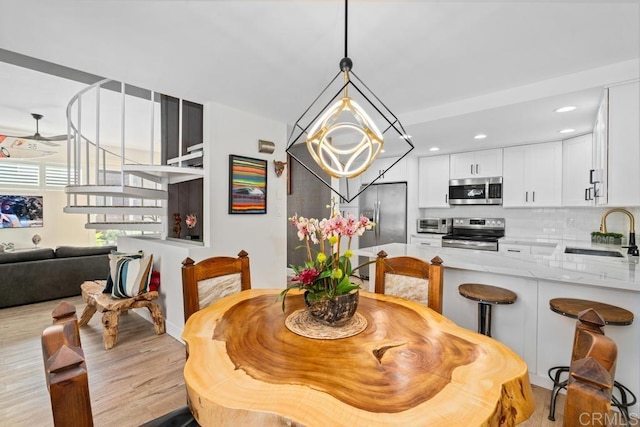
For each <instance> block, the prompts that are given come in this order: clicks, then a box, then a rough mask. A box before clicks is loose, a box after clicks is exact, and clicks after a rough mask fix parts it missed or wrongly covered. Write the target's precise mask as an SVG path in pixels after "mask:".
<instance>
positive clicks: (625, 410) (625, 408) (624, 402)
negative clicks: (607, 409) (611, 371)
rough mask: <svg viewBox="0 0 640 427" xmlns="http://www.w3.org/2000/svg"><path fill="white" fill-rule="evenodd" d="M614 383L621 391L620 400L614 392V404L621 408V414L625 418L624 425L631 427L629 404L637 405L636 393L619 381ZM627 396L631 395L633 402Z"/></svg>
mask: <svg viewBox="0 0 640 427" xmlns="http://www.w3.org/2000/svg"><path fill="white" fill-rule="evenodd" d="M613 385H614V388H615V389H616V390H618V391H619V392H620V400H618V398H616V396H614V395H613V394H612V395H611V402H612V403H613V406H615V407H616V408H618V409H619V410H620V414H621V415H622V419H623V420H624V425H625V426H627V427H629V426H630V425H631V418H629V406H633V405H635V404H636V402H637V401H638V400H637V399H636V396H635V394H633V392H632V391H631V390H629V389H628V388H627V387H625V386H624V385H623V384H621V383H619V382H618V381H614V382H613ZM627 397H631V402H629V401H628V399H627Z"/></svg>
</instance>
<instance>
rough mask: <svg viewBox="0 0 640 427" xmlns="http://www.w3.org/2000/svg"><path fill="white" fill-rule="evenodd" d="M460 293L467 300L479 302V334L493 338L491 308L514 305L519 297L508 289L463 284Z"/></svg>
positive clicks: (459, 289) (459, 288) (459, 287)
mask: <svg viewBox="0 0 640 427" xmlns="http://www.w3.org/2000/svg"><path fill="white" fill-rule="evenodd" d="M458 292H460V295H462V296H463V297H465V298H468V299H470V300H473V301H478V332H479V333H481V334H483V335H486V336H488V337H490V336H491V306H492V305H493V304H513V303H514V302H515V301H516V299H517V298H518V296H517V295H516V294H515V293H514V292H511V291H510V290H508V289H504V288H499V287H497V286H490V285H480V284H477V283H463V284H461V285H460V286H458Z"/></svg>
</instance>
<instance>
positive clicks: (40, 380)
mask: <svg viewBox="0 0 640 427" xmlns="http://www.w3.org/2000/svg"><path fill="white" fill-rule="evenodd" d="M66 301H68V302H69V303H71V304H74V305H75V306H76V308H77V312H78V317H79V316H80V314H81V313H82V310H83V308H84V303H83V302H82V299H81V298H80V297H79V296H78V297H73V298H67V299H66ZM59 302H60V300H58V301H49V302H43V303H38V304H32V305H28V306H22V307H12V308H5V309H1V310H0V426H12V427H20V426H25V427H26V426H28V427H36V426H37V427H41V426H52V425H53V419H52V416H51V407H50V402H49V395H48V393H47V388H46V384H45V379H44V370H43V362H42V350H41V346H40V334H41V332H42V330H43V329H44V327H46V326H47V325H49V324H51V311H52V310H53V309H54V308H55V307H56V306H57V304H58V303H59ZM100 319H101V315H100V313H96V314H95V315H94V317H93V318H92V319H91V321H90V322H89V324H88V325H87V326H84V327H83V328H81V332H80V335H81V340H82V347H83V349H84V351H85V357H86V360H87V368H88V370H89V388H90V390H91V403H92V409H93V416H94V421H95V425H96V426H97V427H100V426H122V427H128V426H137V425H140V424H141V423H144V422H146V421H149V420H151V419H154V418H156V417H159V416H161V415H163V414H165V413H167V412H170V411H172V410H174V409H176V408H179V407H181V406H183V405H185V404H186V392H185V388H184V381H183V377H182V369H183V366H184V361H185V349H184V346H183V345H182V344H181V343H180V342H178V341H177V340H175V339H174V338H172V337H171V336H169V335H168V334H164V335H156V334H155V331H154V328H153V325H152V324H151V323H149V322H147V321H146V320H144V319H143V318H141V317H139V316H138V315H136V314H134V313H131V314H129V315H127V316H122V318H121V320H120V328H119V329H120V332H119V337H118V342H117V344H116V346H115V347H114V348H112V349H111V350H108V351H106V350H104V348H103V346H102V325H101V323H100ZM533 391H534V395H535V399H536V411H535V412H534V414H533V415H532V416H531V417H530V418H529V419H528V420H527V421H525V422H524V423H523V424H521V425H522V426H528V427H531V426H536V427H537V426H562V411H563V407H564V397H563V396H560V398H559V399H558V405H557V411H556V412H557V413H556V421H555V422H552V421H549V420H548V419H547V413H548V410H549V390H546V389H544V388H541V387H536V386H533ZM465 427H466V426H465Z"/></svg>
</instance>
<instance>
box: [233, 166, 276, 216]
mask: <svg viewBox="0 0 640 427" xmlns="http://www.w3.org/2000/svg"><path fill="white" fill-rule="evenodd" d="M229 213H230V214H266V213H267V161H266V160H260V159H252V158H249V157H242V156H235V155H233V154H232V155H230V156H229Z"/></svg>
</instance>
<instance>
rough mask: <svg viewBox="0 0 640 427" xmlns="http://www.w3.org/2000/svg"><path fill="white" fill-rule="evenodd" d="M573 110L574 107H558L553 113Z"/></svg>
mask: <svg viewBox="0 0 640 427" xmlns="http://www.w3.org/2000/svg"><path fill="white" fill-rule="evenodd" d="M575 109H576V107H575V106H573V105H567V106H566V107H560V108H557V109H555V110H553V111H555V112H556V113H566V112H567V111H573V110H575Z"/></svg>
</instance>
